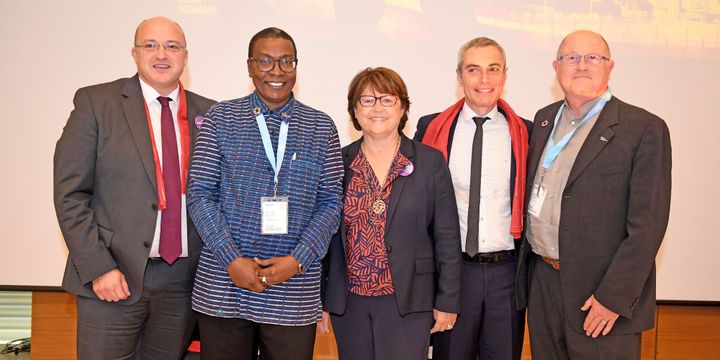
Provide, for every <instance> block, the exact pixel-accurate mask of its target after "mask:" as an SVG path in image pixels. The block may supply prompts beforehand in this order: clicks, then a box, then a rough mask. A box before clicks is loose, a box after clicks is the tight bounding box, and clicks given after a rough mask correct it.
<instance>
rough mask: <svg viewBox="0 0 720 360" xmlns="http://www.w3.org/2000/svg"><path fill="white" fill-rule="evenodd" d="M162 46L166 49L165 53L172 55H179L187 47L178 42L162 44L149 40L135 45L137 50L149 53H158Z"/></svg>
mask: <svg viewBox="0 0 720 360" xmlns="http://www.w3.org/2000/svg"><path fill="white" fill-rule="evenodd" d="M161 46H162V47H163V49H165V51H167V52H171V53H177V52H180V51H182V50H184V49H185V45H182V44H180V43H179V42H177V41H166V42H164V43H162V44H160V43H158V42H157V41H155V40H148V41H146V42H144V43H142V44H135V47H136V48H140V49H142V50H143V51H145V52H148V53H150V52H155V51H158V49H160V47H161Z"/></svg>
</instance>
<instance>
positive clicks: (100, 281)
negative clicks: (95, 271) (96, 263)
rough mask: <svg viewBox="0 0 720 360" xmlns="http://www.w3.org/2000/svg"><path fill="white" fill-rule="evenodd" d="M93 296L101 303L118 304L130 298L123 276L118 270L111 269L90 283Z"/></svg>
mask: <svg viewBox="0 0 720 360" xmlns="http://www.w3.org/2000/svg"><path fill="white" fill-rule="evenodd" d="M92 285H93V291H94V292H95V295H96V296H97V297H98V298H99V299H100V300H103V301H107V302H118V301H120V300H125V299H127V298H128V296H130V289H129V288H128V284H127V281H125V275H123V273H122V272H120V270H119V269H117V268H115V269H112V270H110V271H108V272H106V273H104V274H102V275H100V276H98V277H97V278H95V279H93V281H92Z"/></svg>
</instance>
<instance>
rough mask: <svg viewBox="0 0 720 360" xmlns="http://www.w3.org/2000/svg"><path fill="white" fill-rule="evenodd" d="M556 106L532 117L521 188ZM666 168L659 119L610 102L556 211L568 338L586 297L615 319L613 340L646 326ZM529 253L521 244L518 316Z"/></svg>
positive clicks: (663, 214) (578, 326)
mask: <svg viewBox="0 0 720 360" xmlns="http://www.w3.org/2000/svg"><path fill="white" fill-rule="evenodd" d="M560 104H561V102H557V103H554V104H552V105H549V106H547V107H545V108H543V109H541V110H540V111H538V112H537V114H536V115H535V129H534V131H533V133H532V137H531V139H530V150H529V154H528V181H527V184H528V185H527V186H528V188H531V187H532V184H533V181H534V177H535V173H536V170H537V168H538V166H539V162H540V161H541V159H540V156H541V155H542V152H543V149H544V148H545V144H546V142H547V140H548V137H549V136H550V133H551V131H552V127H553V119H554V117H555V114H557V111H558V109H559V107H560ZM546 120H547V125H545V126H543V125H542V124H544V123H545V121H546ZM671 161H672V157H671V148H670V134H669V131H668V128H667V126H666V125H665V122H664V121H663V120H662V119H660V118H659V117H657V116H655V115H653V114H651V113H649V112H647V111H645V110H643V109H641V108H638V107H635V106H632V105H629V104H626V103H624V102H622V101H620V100H619V99H617V98H616V97H613V98H612V99H611V100H610V101H609V102H608V103H607V104H606V105H605V107H604V108H603V110H602V112H601V113H600V115H599V117H598V119H597V122H596V123H595V125H594V126H593V128H592V130H591V131H590V133H589V134H588V137H587V139H586V140H585V143H584V144H583V146H582V148H581V149H580V152H579V153H578V156H577V159H576V160H575V163H574V165H573V167H572V170H571V172H570V176H569V178H568V181H567V185H566V186H565V190H564V191H563V200H562V205H561V215H560V229H559V237H560V239H559V241H560V244H559V245H560V263H561V269H560V279H561V283H562V295H563V298H564V300H565V304H564V305H565V312H566V314H565V315H566V317H567V319H568V320H569V322H570V324H571V326H572V327H573V328H574V329H575V330H576V331H582V324H583V321H584V320H585V315H586V313H585V312H582V311H580V307H581V306H582V305H583V303H584V302H585V300H586V299H587V298H588V297H590V295H593V294H594V295H595V297H596V299H597V300H598V301H599V302H600V303H601V304H603V305H604V306H605V307H607V308H608V309H610V310H612V311H614V312H616V313H618V314H620V318H619V319H618V321H617V322H616V324H615V326H614V327H613V330H612V331H613V333H615V334H630V333H638V332H641V331H643V330H646V329H650V328H652V327H653V326H654V319H655V316H654V315H655V256H656V254H657V251H658V248H659V247H660V243H661V242H662V239H663V236H664V234H665V229H666V227H667V222H668V215H669V211H670V181H671V176H670V170H671ZM528 198H529V197H528ZM526 208H527V207H526ZM531 251H532V249H531V248H530V245H529V243H528V242H527V240H524V242H523V245H522V246H521V250H520V257H519V269H518V281H517V286H518V289H517V300H518V306H519V307H520V308H524V307H525V306H526V304H527V289H528V285H529V281H528V279H530V276H529V275H530V273H531V272H532V267H531V266H529V265H530V262H528V260H529V256H528V255H529V254H530V252H531Z"/></svg>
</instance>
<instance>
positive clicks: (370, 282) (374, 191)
mask: <svg viewBox="0 0 720 360" xmlns="http://www.w3.org/2000/svg"><path fill="white" fill-rule="evenodd" d="M409 164H410V160H408V159H407V158H406V157H405V156H403V155H402V154H401V153H399V152H398V154H397V155H395V159H393V163H392V165H391V166H390V171H388V178H387V180H386V181H385V185H384V186H383V188H382V190H381V191H380V190H379V186H380V185H379V182H378V180H377V178H375V173H374V172H373V170H372V168H371V167H370V163H369V162H368V161H367V158H366V157H365V154H364V153H363V152H362V151H360V152H358V155H357V157H355V159H354V160H353V162H352V164H350V169H351V170H352V171H353V173H354V174H353V176H352V179H351V180H350V183H349V184H348V186H347V190H346V192H345V205H344V209H343V210H344V211H343V214H344V216H343V221H344V222H345V231H346V235H347V266H348V284H349V286H350V289H349V290H350V291H351V292H352V293H354V294H357V295H361V296H381V295H391V294H394V293H395V288H394V287H393V283H392V275H391V274H390V267H389V266H388V257H387V252H386V250H385V222H386V220H387V204H389V201H390V193H391V191H392V182H393V180H395V179H396V178H397V177H398V176H399V175H400V172H401V171H402V170H403V168H405V167H406V166H407V165H409ZM379 199H382V201H383V202H384V206H383V204H380V203H379V202H378V200H379Z"/></svg>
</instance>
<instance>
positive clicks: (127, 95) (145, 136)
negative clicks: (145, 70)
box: [121, 75, 157, 192]
mask: <svg viewBox="0 0 720 360" xmlns="http://www.w3.org/2000/svg"><path fill="white" fill-rule="evenodd" d="M121 95H122V99H121V103H122V108H123V112H124V114H125V120H126V121H127V124H128V128H129V129H130V134H131V135H132V138H133V141H134V142H135V147H136V148H137V152H138V155H139V156H140V160H142V163H143V165H144V167H145V172H147V175H148V179H149V180H150V183H152V186H153V188H154V189H155V191H156V192H157V178H156V177H155V159H154V156H153V149H152V143H151V142H150V129H149V128H148V119H147V113H146V112H145V99H144V98H143V95H142V90H141V89H140V80H139V79H138V75H135V76H133V77H132V78H130V79H128V80H127V81H126V82H125V86H124V87H123V90H122V93H121Z"/></svg>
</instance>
